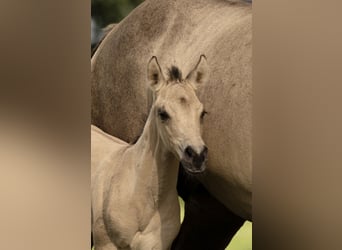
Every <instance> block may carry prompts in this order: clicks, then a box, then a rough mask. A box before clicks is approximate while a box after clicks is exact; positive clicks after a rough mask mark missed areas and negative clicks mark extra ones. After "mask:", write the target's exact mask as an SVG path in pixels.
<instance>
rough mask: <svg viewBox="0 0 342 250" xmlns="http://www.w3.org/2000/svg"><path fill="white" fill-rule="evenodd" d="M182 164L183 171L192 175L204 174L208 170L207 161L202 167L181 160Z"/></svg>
mask: <svg viewBox="0 0 342 250" xmlns="http://www.w3.org/2000/svg"><path fill="white" fill-rule="evenodd" d="M180 163H181V164H182V166H183V169H184V170H185V171H186V172H187V173H189V174H192V175H197V174H202V173H204V171H205V170H206V161H205V162H203V163H202V164H201V166H200V167H198V166H194V165H193V164H192V163H191V162H189V161H187V160H181V161H180Z"/></svg>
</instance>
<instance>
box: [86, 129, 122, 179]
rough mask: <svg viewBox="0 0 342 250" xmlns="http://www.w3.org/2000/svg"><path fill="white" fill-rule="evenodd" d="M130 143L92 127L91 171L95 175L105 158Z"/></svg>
mask: <svg viewBox="0 0 342 250" xmlns="http://www.w3.org/2000/svg"><path fill="white" fill-rule="evenodd" d="M127 146H128V143H126V142H124V141H122V140H120V139H118V138H116V137H114V136H111V135H109V134H107V133H105V132H103V131H102V130H101V129H99V128H98V127H96V126H94V125H91V171H92V173H95V171H96V170H97V169H96V167H97V166H99V165H100V164H99V163H100V162H101V161H103V160H104V157H105V156H108V155H110V153H111V152H114V151H117V150H119V149H120V148H125V147H127Z"/></svg>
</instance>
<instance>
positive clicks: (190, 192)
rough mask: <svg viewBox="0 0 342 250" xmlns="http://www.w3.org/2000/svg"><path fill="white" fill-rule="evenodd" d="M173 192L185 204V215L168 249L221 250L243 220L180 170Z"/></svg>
mask: <svg viewBox="0 0 342 250" xmlns="http://www.w3.org/2000/svg"><path fill="white" fill-rule="evenodd" d="M177 189H178V193H179V195H180V196H181V197H182V198H183V199H184V201H185V216H184V221H183V223H182V225H181V229H180V232H179V234H178V236H177V238H176V239H175V240H174V242H173V244H172V248H171V249H172V250H183V249H187V250H192V249H196V250H201V249H203V250H207V249H210V250H221V249H225V247H226V246H227V245H228V244H229V242H230V241H231V239H232V238H233V236H234V235H235V233H236V232H237V231H238V230H239V228H240V227H241V226H242V225H243V223H244V221H245V220H244V219H242V218H241V217H239V216H236V215H235V214H233V213H232V212H231V211H229V210H228V209H227V208H226V207H225V206H224V205H223V204H221V203H220V202H219V201H217V200H216V199H215V198H214V197H213V196H211V195H210V194H209V192H208V191H207V190H206V189H205V188H204V186H203V185H202V184H200V183H199V182H198V181H197V180H196V179H195V178H193V177H192V178H189V176H187V175H186V173H185V172H184V170H183V168H182V167H180V168H179V175H178V184H177Z"/></svg>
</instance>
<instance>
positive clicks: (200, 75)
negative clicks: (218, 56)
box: [186, 55, 209, 84]
mask: <svg viewBox="0 0 342 250" xmlns="http://www.w3.org/2000/svg"><path fill="white" fill-rule="evenodd" d="M208 75H209V67H208V63H207V58H206V57H205V55H201V56H200V59H199V61H198V63H197V64H196V66H195V68H194V69H193V70H191V71H190V73H189V74H188V76H187V77H186V79H187V80H189V81H190V82H193V83H195V84H203V83H205V82H206V81H207V80H208Z"/></svg>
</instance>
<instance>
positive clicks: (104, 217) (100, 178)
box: [91, 56, 208, 250]
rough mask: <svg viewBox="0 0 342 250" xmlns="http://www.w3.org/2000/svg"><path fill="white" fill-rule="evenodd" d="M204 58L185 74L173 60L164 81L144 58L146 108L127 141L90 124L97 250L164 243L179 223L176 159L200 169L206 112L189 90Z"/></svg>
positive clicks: (197, 81)
mask: <svg viewBox="0 0 342 250" xmlns="http://www.w3.org/2000/svg"><path fill="white" fill-rule="evenodd" d="M207 71H208V69H207V63H206V59H205V57H204V56H201V57H200V60H199V62H198V64H197V65H196V67H195V68H194V69H193V70H192V71H191V72H190V73H189V74H188V76H187V77H186V78H185V79H183V78H182V74H181V71H180V70H179V69H178V68H177V67H175V66H173V67H172V68H171V69H170V70H169V77H168V78H167V79H166V78H165V77H164V74H163V73H162V71H161V68H160V66H159V64H158V61H157V58H156V57H152V59H151V60H150V61H149V63H148V70H147V75H148V82H149V91H150V92H149V94H150V97H151V98H150V99H151V101H152V107H151V109H150V114H149V116H148V118H147V121H146V124H145V127H144V130H143V133H142V134H141V136H140V138H139V139H138V141H137V142H136V143H135V144H133V145H131V144H128V143H126V142H124V141H122V140H120V139H118V138H116V137H114V136H111V135H109V134H106V133H105V132H103V131H102V130H100V129H99V128H97V127H95V126H92V127H91V172H92V175H91V194H92V234H93V237H94V243H95V249H96V250H103V249H113V250H115V249H127V250H128V249H142V250H144V249H154V250H164V249H170V248H171V244H172V242H173V240H174V239H175V238H176V236H177V233H178V231H179V228H180V216H179V212H180V209H179V202H178V194H177V189H176V185H177V176H178V166H179V162H182V165H183V167H184V168H185V169H186V171H188V172H189V173H191V174H198V173H202V172H203V171H204V170H205V166H206V161H207V152H208V149H207V147H206V146H205V144H204V142H203V140H202V137H201V130H202V129H201V124H202V121H203V118H204V115H205V113H206V112H205V110H204V108H203V104H202V103H201V102H200V101H199V100H198V98H197V96H196V92H195V90H196V89H197V85H199V88H200V85H201V84H203V83H204V82H205V81H206V80H205V79H206V77H207V75H208V72H207Z"/></svg>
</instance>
